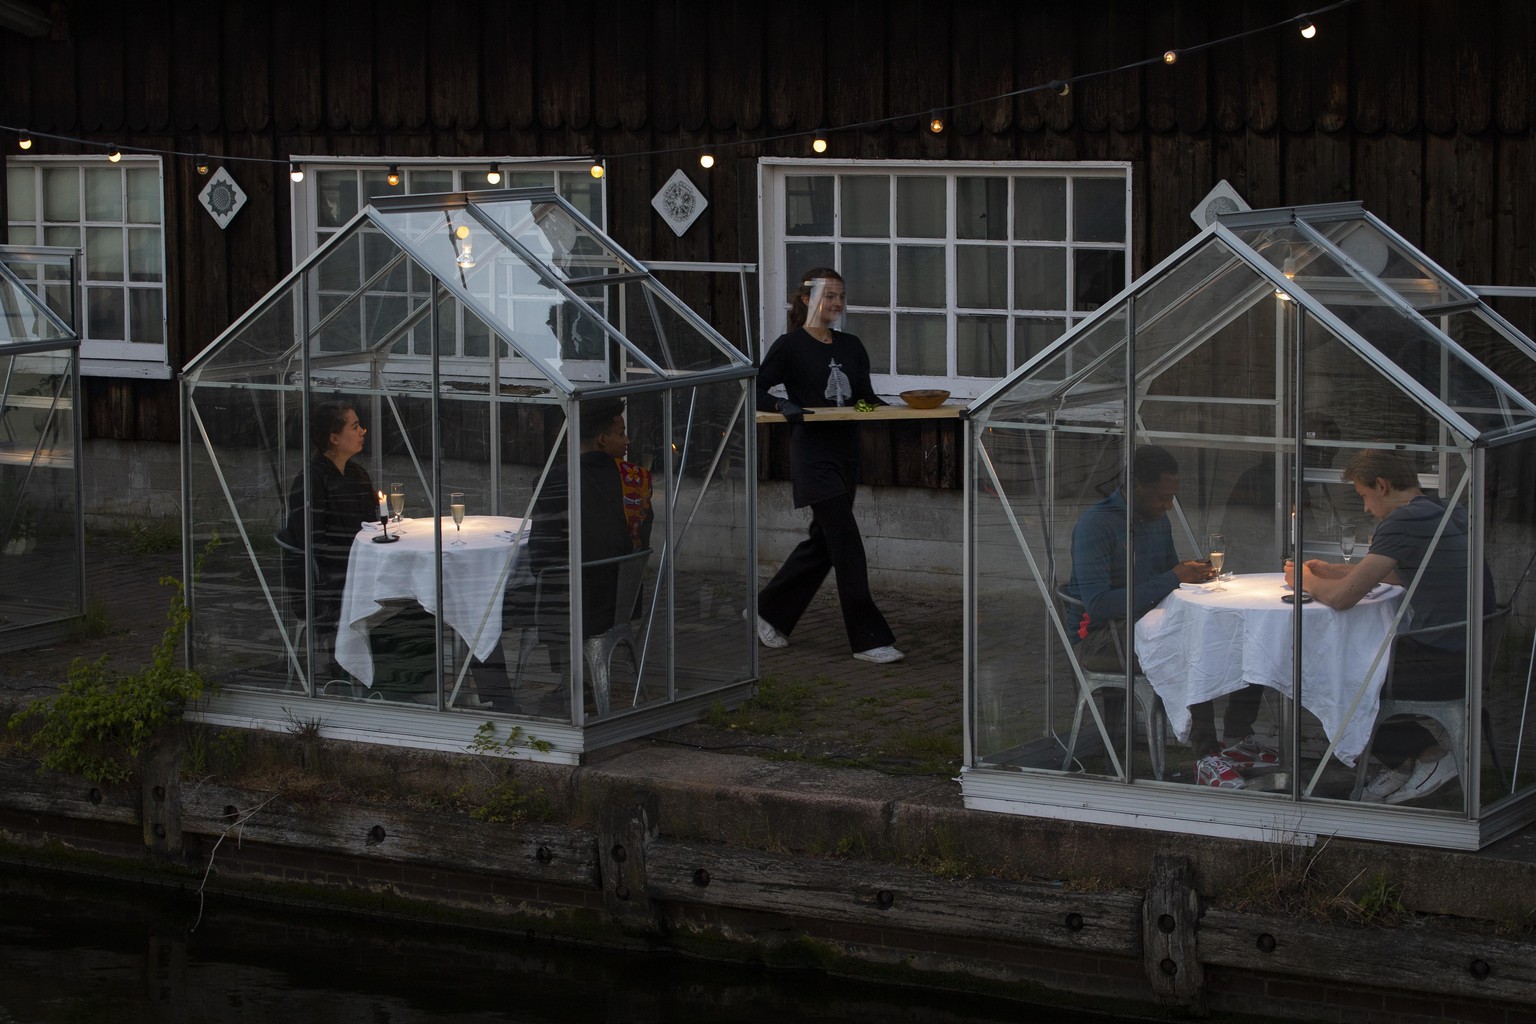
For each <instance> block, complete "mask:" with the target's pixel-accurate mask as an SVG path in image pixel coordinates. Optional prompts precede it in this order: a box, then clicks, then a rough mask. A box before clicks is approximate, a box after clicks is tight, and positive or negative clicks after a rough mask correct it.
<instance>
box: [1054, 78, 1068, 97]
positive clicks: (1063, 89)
mask: <svg viewBox="0 0 1536 1024" xmlns="http://www.w3.org/2000/svg"><path fill="white" fill-rule="evenodd" d="M1050 88H1051V90H1052V91H1053V92H1055V93H1056V95H1057V96H1065V95H1067V94H1068V93H1069V92H1071V91H1072V83H1071V82H1063V81H1061V80H1060V79H1057V80H1056V81H1054V82H1052V83H1051V84H1050Z"/></svg>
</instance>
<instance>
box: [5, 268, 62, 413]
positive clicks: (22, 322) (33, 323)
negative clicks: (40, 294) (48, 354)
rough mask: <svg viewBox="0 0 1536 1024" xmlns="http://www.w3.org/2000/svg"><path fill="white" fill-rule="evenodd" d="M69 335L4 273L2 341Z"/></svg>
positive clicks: (19, 284) (29, 292)
mask: <svg viewBox="0 0 1536 1024" xmlns="http://www.w3.org/2000/svg"><path fill="white" fill-rule="evenodd" d="M66 322H67V318H66ZM66 337H67V335H66V334H65V333H64V332H63V331H62V330H60V329H59V328H58V327H57V326H55V325H54V323H53V321H52V320H50V319H49V318H48V317H47V316H45V315H44V314H43V310H42V308H41V306H40V304H39V303H38V301H37V298H36V296H35V293H34V292H32V291H30V290H29V289H28V288H27V287H26V286H25V284H23V283H19V282H17V281H13V280H12V279H11V278H10V277H8V276H5V275H0V342H20V341H47V340H50V339H54V338H58V339H64V338H66ZM0 379H3V378H0ZM0 437H3V434H0Z"/></svg>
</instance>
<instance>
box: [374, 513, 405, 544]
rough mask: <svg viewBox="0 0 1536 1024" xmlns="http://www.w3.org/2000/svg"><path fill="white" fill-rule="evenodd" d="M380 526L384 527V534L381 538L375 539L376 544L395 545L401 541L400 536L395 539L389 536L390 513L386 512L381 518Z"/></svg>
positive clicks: (397, 535)
mask: <svg viewBox="0 0 1536 1024" xmlns="http://www.w3.org/2000/svg"><path fill="white" fill-rule="evenodd" d="M379 525H380V526H382V527H384V532H383V534H381V535H380V536H378V537H375V538H373V542H374V543H375V544H393V543H394V542H395V541H397V540H399V539H400V535H399V534H396V535H395V536H393V537H391V536H390V535H389V513H387V512H386V513H384V514H383V515H381V516H379Z"/></svg>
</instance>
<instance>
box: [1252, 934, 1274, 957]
mask: <svg viewBox="0 0 1536 1024" xmlns="http://www.w3.org/2000/svg"><path fill="white" fill-rule="evenodd" d="M1254 945H1256V946H1258V947H1259V949H1260V950H1261V951H1262V952H1265V953H1273V952H1274V951H1275V937H1274V936H1273V935H1271V934H1269V932H1265V933H1264V934H1262V935H1260V936H1259V938H1258V941H1257V942H1256V943H1254Z"/></svg>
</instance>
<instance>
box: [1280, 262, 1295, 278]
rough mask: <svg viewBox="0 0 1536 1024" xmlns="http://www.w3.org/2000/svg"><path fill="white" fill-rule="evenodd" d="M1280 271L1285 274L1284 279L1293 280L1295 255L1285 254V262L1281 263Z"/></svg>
mask: <svg viewBox="0 0 1536 1024" xmlns="http://www.w3.org/2000/svg"><path fill="white" fill-rule="evenodd" d="M1280 273H1282V274H1284V275H1285V279H1286V280H1287V281H1294V280H1296V259H1295V257H1293V256H1287V257H1286V258H1285V263H1284V264H1282V266H1281V269H1280Z"/></svg>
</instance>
